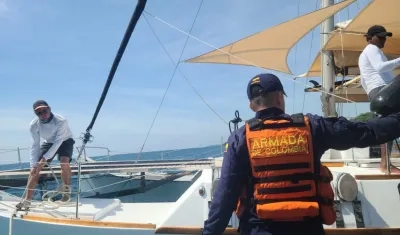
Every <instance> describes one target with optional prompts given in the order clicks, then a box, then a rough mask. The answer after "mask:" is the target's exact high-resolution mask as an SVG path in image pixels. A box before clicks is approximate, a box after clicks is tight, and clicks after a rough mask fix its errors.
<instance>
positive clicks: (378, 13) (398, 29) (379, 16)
mask: <svg viewBox="0 0 400 235" xmlns="http://www.w3.org/2000/svg"><path fill="white" fill-rule="evenodd" d="M398 9H400V1H399V0H374V1H371V2H370V3H369V4H368V5H367V6H366V7H365V8H364V9H363V10H362V11H361V12H360V13H359V14H358V15H357V16H356V17H355V18H354V19H352V20H351V21H349V22H346V24H344V25H343V28H339V29H337V30H335V31H333V32H332V34H331V36H330V38H329V40H328V41H327V43H326V44H325V46H324V47H323V48H322V50H325V51H332V52H333V55H334V61H335V65H336V66H337V67H346V66H347V67H350V68H351V67H353V68H354V69H355V72H356V71H357V70H358V71H359V69H358V57H359V55H360V53H361V52H362V51H363V50H364V48H365V46H366V45H367V42H366V39H365V37H364V35H365V33H366V32H367V31H368V28H369V27H371V26H373V25H382V26H384V27H385V28H386V30H387V31H389V32H392V33H393V37H388V38H387V40H386V44H385V47H384V48H383V50H382V51H383V52H384V53H385V55H386V56H387V57H388V59H389V60H391V59H394V58H398V57H399V56H400V17H399V12H398ZM342 53H343V54H344V57H343V54H342ZM394 73H395V74H396V75H397V74H400V68H398V69H396V70H395V71H394ZM358 74H359V73H358ZM358 74H357V73H354V74H353V75H358ZM304 76H310V77H315V76H321V56H320V54H318V55H317V56H316V59H315V60H314V62H313V64H312V65H311V67H310V69H309V71H308V72H307V73H305V74H302V75H300V76H298V77H304Z"/></svg>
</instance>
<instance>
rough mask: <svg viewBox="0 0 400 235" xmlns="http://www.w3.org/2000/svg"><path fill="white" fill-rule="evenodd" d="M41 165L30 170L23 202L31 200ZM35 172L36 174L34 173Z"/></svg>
mask: <svg viewBox="0 0 400 235" xmlns="http://www.w3.org/2000/svg"><path fill="white" fill-rule="evenodd" d="M43 167H44V166H43V165H41V164H39V165H38V166H37V169H36V168H32V169H31V174H30V175H29V178H28V184H27V186H26V187H27V190H26V195H25V200H32V197H33V193H34V192H35V187H36V185H37V183H38V180H39V176H40V175H39V173H40V171H42V169H43ZM35 171H36V173H35Z"/></svg>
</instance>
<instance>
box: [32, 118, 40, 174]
mask: <svg viewBox="0 0 400 235" xmlns="http://www.w3.org/2000/svg"><path fill="white" fill-rule="evenodd" d="M30 132H31V136H32V145H31V151H30V166H31V167H36V166H37V163H38V161H39V152H40V135H39V132H38V129H37V126H36V125H35V123H32V124H31V126H30Z"/></svg>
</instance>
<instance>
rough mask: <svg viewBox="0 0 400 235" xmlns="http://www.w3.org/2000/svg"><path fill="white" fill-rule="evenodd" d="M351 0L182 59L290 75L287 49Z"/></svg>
mask: <svg viewBox="0 0 400 235" xmlns="http://www.w3.org/2000/svg"><path fill="white" fill-rule="evenodd" d="M354 1H355V0H347V1H342V2H340V3H337V4H335V5H333V6H329V7H326V8H322V9H320V10H318V11H314V12H312V13H309V14H307V15H303V16H301V17H298V18H295V19H293V20H290V21H287V22H285V23H282V24H280V25H277V26H275V27H272V28H268V29H266V30H264V31H261V32H259V33H256V34H254V35H251V36H249V37H246V38H244V39H242V40H239V41H237V42H234V43H231V44H229V45H227V46H224V47H222V48H220V49H217V50H214V51H211V52H209V53H206V54H203V55H200V56H197V57H195V58H192V59H189V60H186V61H185V62H190V63H220V64H239V65H253V66H259V67H262V68H266V69H271V70H276V71H280V72H284V73H288V74H292V73H291V71H290V69H289V66H288V65H287V55H288V54H289V51H290V49H291V48H292V47H293V46H294V45H295V44H296V43H297V42H298V41H299V40H300V39H301V38H302V37H304V35H306V34H307V33H308V32H309V31H311V30H312V29H313V28H315V27H316V26H318V25H319V24H321V23H322V22H323V21H324V20H325V19H327V18H329V17H330V16H332V15H334V14H335V13H337V12H338V11H340V10H342V9H343V8H345V7H347V6H348V5H350V4H351V3H353V2H354ZM398 1H399V2H400V0H398ZM227 53H229V55H228V54H227Z"/></svg>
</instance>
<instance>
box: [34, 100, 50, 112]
mask: <svg viewBox="0 0 400 235" xmlns="http://www.w3.org/2000/svg"><path fill="white" fill-rule="evenodd" d="M48 107H49V105H48V104H47V102H46V101H44V100H36V101H35V103H33V110H35V111H36V110H37V109H40V108H48Z"/></svg>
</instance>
